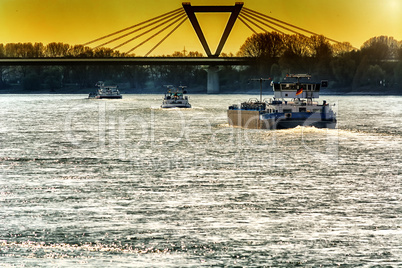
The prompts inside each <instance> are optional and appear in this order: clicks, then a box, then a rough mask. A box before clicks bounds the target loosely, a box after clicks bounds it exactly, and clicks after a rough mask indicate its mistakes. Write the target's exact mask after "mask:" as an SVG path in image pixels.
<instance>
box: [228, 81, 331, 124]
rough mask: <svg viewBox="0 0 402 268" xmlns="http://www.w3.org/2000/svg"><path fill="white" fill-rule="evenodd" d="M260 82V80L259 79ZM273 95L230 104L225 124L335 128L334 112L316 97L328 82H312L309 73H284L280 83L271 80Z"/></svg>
mask: <svg viewBox="0 0 402 268" xmlns="http://www.w3.org/2000/svg"><path fill="white" fill-rule="evenodd" d="M260 81H262V79H260ZM271 85H272V88H273V91H274V97H273V98H271V99H269V100H267V101H265V100H264V101H263V100H262V94H261V95H260V100H257V99H254V100H249V101H247V102H243V103H241V104H240V105H236V104H234V105H231V106H229V109H228V111H227V114H228V121H229V125H231V126H238V127H243V128H253V129H286V128H294V127H297V126H314V127H317V128H335V127H336V122H337V121H336V113H335V112H334V111H333V109H332V107H331V106H330V105H329V104H328V103H327V102H326V101H325V100H324V101H323V102H322V103H321V104H320V103H319V102H318V101H315V100H314V99H316V98H319V95H320V94H319V93H320V89H321V87H326V86H327V85H328V81H325V80H324V81H321V83H316V82H312V81H311V75H308V74H296V75H288V76H287V77H286V78H285V79H284V80H283V81H282V82H277V83H274V82H271Z"/></svg>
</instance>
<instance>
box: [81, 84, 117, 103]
mask: <svg viewBox="0 0 402 268" xmlns="http://www.w3.org/2000/svg"><path fill="white" fill-rule="evenodd" d="M95 86H97V87H98V90H97V91H96V92H91V93H89V96H88V99H121V98H122V95H121V94H120V91H119V90H118V89H117V86H105V83H104V82H103V81H99V82H97V83H96V84H95Z"/></svg>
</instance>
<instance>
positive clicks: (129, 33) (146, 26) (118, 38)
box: [94, 10, 183, 49]
mask: <svg viewBox="0 0 402 268" xmlns="http://www.w3.org/2000/svg"><path fill="white" fill-rule="evenodd" d="M181 13H183V10H180V11H178V12H176V13H173V14H171V15H169V16H167V17H165V18H162V19H159V20H157V21H154V22H152V23H150V24H148V25H145V26H143V27H141V28H138V29H136V30H134V31H131V32H128V33H126V34H123V35H121V36H119V37H116V38H114V39H112V40H110V41H107V42H105V43H103V44H100V45H98V46H96V47H94V49H97V48H99V47H102V46H104V45H107V44H110V43H112V42H114V41H117V40H120V39H122V38H123V37H126V36H128V35H131V34H133V33H136V32H138V31H141V30H143V29H145V28H148V27H150V26H152V25H154V24H156V23H158V22H161V21H164V20H167V19H168V18H170V17H175V16H176V15H180V14H181Z"/></svg>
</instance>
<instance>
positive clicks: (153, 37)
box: [126, 14, 187, 53]
mask: <svg viewBox="0 0 402 268" xmlns="http://www.w3.org/2000/svg"><path fill="white" fill-rule="evenodd" d="M186 16H187V14H184V15H183V16H181V17H180V18H178V19H177V20H175V21H174V22H172V23H170V24H169V25H168V26H166V27H165V28H163V29H162V30H160V31H159V32H157V33H156V34H154V35H152V36H151V37H149V38H148V39H146V40H145V41H143V42H142V43H141V44H139V45H137V46H135V47H134V48H132V49H130V50H129V51H127V52H126V53H130V52H131V51H133V50H135V49H137V48H138V47H140V46H142V45H143V44H145V43H146V42H148V41H149V40H151V39H152V38H154V37H155V36H157V35H159V34H160V33H162V32H163V31H165V30H166V29H167V28H169V27H171V26H172V25H173V24H175V23H177V22H178V21H179V20H181V19H183V18H184V17H186Z"/></svg>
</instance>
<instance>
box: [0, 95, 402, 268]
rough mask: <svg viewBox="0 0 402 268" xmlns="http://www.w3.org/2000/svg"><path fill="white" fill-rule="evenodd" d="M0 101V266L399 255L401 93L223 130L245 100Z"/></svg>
mask: <svg viewBox="0 0 402 268" xmlns="http://www.w3.org/2000/svg"><path fill="white" fill-rule="evenodd" d="M85 97H86V96H84V95H2V96H1V98H0V105H1V106H0V107H1V108H0V126H1V128H0V167H1V173H0V207H1V209H0V223H1V224H0V264H1V266H4V267H12V266H17V267H21V266H25V267H32V266H46V267H71V266H73V265H75V266H79V267H110V266H115V267H177V266H179V267H200V266H247V267H262V266H273V267H281V266H282V267H283V266H286V267H293V266H303V267H317V266H320V265H322V266H327V267H333V266H338V265H341V266H348V267H356V266H362V267H372V266H380V267H385V266H390V267H398V266H401V265H402V218H401V215H402V206H401V199H402V189H401V178H402V176H401V174H402V172H401V170H402V161H401V156H400V152H401V148H402V110H401V107H402V97H400V96H399V97H393V96H392V97H374V96H323V97H322V98H321V99H320V100H321V101H322V100H323V99H325V100H327V101H328V102H329V103H335V104H336V106H335V110H336V111H337V115H338V129H334V130H327V129H315V128H308V127H307V128H304V127H298V128H295V129H288V130H278V131H265V130H251V129H241V128H231V127H229V126H228V124H227V117H226V109H227V107H228V106H229V105H231V104H233V103H238V102H241V101H244V100H247V99H248V98H249V97H256V96H247V95H190V103H191V104H192V106H193V108H192V109H184V110H177V109H172V110H167V109H160V108H159V106H160V104H161V102H162V95H124V97H123V99H122V100H87V99H84V98H85Z"/></svg>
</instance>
